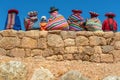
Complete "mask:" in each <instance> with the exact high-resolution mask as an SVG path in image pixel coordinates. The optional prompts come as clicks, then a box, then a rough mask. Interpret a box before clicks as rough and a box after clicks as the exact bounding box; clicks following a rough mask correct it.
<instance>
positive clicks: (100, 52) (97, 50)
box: [94, 46, 102, 54]
mask: <svg viewBox="0 0 120 80" xmlns="http://www.w3.org/2000/svg"><path fill="white" fill-rule="evenodd" d="M94 54H102V49H101V47H100V46H95V47H94Z"/></svg>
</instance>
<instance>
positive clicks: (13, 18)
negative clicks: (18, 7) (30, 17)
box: [5, 13, 21, 30]
mask: <svg viewBox="0 0 120 80" xmlns="http://www.w3.org/2000/svg"><path fill="white" fill-rule="evenodd" d="M5 29H14V30H21V23H20V19H19V16H17V15H16V14H15V13H9V14H8V16H7V19H6V24H5Z"/></svg>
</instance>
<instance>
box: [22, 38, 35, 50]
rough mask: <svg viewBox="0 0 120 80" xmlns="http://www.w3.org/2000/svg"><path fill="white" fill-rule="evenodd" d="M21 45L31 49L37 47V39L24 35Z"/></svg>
mask: <svg viewBox="0 0 120 80" xmlns="http://www.w3.org/2000/svg"><path fill="white" fill-rule="evenodd" d="M21 46H22V47H23V48H30V49H33V48H37V40H35V39H32V38H29V37H23V39H22V42H21Z"/></svg>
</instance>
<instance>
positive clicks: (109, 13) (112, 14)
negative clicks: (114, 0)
mask: <svg viewBox="0 0 120 80" xmlns="http://www.w3.org/2000/svg"><path fill="white" fill-rule="evenodd" d="M105 16H107V17H115V16H116V15H115V14H114V13H112V12H108V13H106V14H105Z"/></svg>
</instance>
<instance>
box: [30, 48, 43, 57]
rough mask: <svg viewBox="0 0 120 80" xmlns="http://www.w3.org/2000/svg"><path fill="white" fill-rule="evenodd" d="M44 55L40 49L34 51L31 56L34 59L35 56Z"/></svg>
mask: <svg viewBox="0 0 120 80" xmlns="http://www.w3.org/2000/svg"><path fill="white" fill-rule="evenodd" d="M42 54H43V51H42V50H40V49H34V50H32V51H31V56H32V57H34V56H42Z"/></svg>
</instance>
